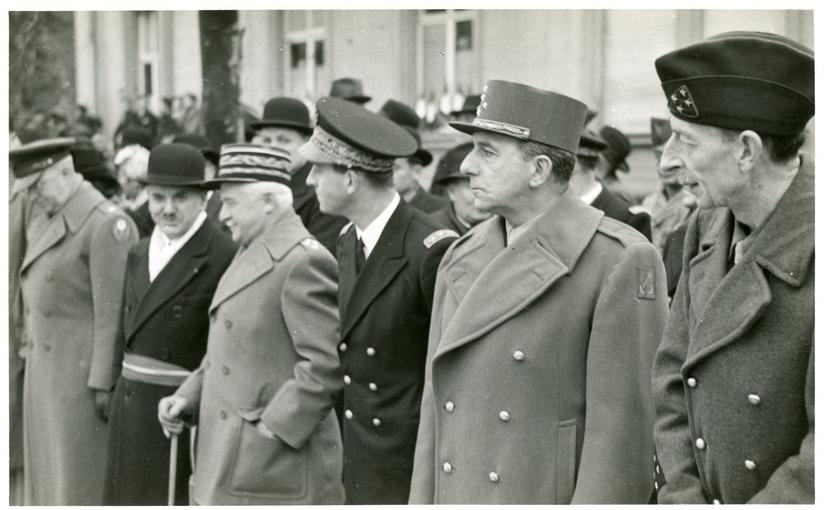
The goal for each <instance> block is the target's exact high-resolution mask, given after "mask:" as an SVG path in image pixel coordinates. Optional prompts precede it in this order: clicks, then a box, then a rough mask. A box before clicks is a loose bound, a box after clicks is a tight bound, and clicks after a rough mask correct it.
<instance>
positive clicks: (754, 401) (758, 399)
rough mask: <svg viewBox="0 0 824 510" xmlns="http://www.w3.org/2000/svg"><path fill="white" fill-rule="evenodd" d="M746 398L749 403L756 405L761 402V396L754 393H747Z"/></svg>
mask: <svg viewBox="0 0 824 510" xmlns="http://www.w3.org/2000/svg"><path fill="white" fill-rule="evenodd" d="M747 400H749V401H750V404H752V405H754V406H757V405H758V404H760V403H761V397H759V396H758V395H756V394H755V393H750V394H749V395H747Z"/></svg>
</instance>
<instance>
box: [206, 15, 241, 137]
mask: <svg viewBox="0 0 824 510" xmlns="http://www.w3.org/2000/svg"><path fill="white" fill-rule="evenodd" d="M199 23H200V55H201V65H202V67H203V101H202V110H201V114H202V119H203V127H204V130H205V133H206V138H208V139H209V141H210V142H211V143H212V144H214V146H216V147H219V146H220V145H222V144H224V143H234V142H237V141H238V140H240V137H239V133H238V127H237V126H238V115H239V104H240V85H239V83H240V69H239V64H240V40H241V36H242V32H241V31H240V30H239V29H238V13H237V11H200V13H199ZM240 135H242V133H240Z"/></svg>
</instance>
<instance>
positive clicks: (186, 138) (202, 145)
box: [172, 133, 220, 166]
mask: <svg viewBox="0 0 824 510" xmlns="http://www.w3.org/2000/svg"><path fill="white" fill-rule="evenodd" d="M172 143H185V144H188V145H191V146H192V147H194V148H195V149H197V150H199V151H200V153H201V154H203V157H204V158H206V159H208V160H209V161H211V162H212V163H214V164H215V166H217V164H218V159H219V158H220V154H218V152H217V150H215V148H214V147H213V146H212V144H211V143H209V140H208V139H207V138H206V137H205V136H203V135H201V134H198V133H180V134H178V135H175V137H174V138H172Z"/></svg>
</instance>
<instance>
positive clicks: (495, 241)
mask: <svg viewBox="0 0 824 510" xmlns="http://www.w3.org/2000/svg"><path fill="white" fill-rule="evenodd" d="M603 216H604V215H603V213H602V212H600V211H597V210H596V209H593V208H592V207H589V206H587V205H586V204H584V203H583V202H581V201H580V200H579V199H578V198H577V197H575V196H573V195H572V194H571V192H569V191H567V192H566V193H564V194H563V195H562V196H561V197H559V198H558V201H557V202H556V204H554V205H553V206H552V207H551V209H550V210H549V211H547V212H546V213H545V214H543V215H542V216H541V217H540V218H538V220H537V221H536V222H535V223H534V224H533V225H531V226H530V227H529V228H528V229H527V230H526V231H525V232H523V234H522V235H521V236H520V237H518V238H517V239H516V240H515V241H514V242H513V243H512V244H510V245H509V246H507V247H506V248H504V247H503V235H504V234H503V231H502V228H501V225H500V223H498V222H499V221H500V220H499V219H497V218H494V219H492V220H488V221H487V222H486V223H484V224H483V225H479V226H478V227H475V230H474V231H473V232H472V234H470V235H471V239H469V240H468V242H467V244H466V245H464V247H463V248H462V249H461V256H460V258H456V259H455V261H454V262H452V263H451V264H449V266H447V267H446V268H445V269H444V272H443V278H445V279H446V282H447V286H448V287H449V289H450V291H451V292H453V293H454V295H455V297H456V299H457V301H458V306H457V309H456V310H455V314H454V315H453V317H452V319H451V320H450V322H449V324H448V325H447V326H446V328H445V330H444V332H443V334H442V337H441V342H440V344H439V345H438V351H437V352H436V353H435V356H440V355H442V354H444V353H445V352H448V351H451V350H454V349H457V348H459V347H461V346H463V345H465V344H467V343H469V342H472V341H473V340H476V339H478V338H480V337H481V336H482V335H484V334H485V333H487V332H488V331H490V330H492V329H493V328H495V327H497V326H498V325H500V324H501V323H503V322H505V321H507V320H509V319H510V318H511V317H512V316H514V315H516V314H517V313H519V312H520V311H521V310H523V309H524V308H525V307H526V306H527V305H529V304H530V303H531V302H533V301H534V300H535V299H537V298H538V297H539V296H541V295H542V294H544V293H545V292H546V291H547V289H549V288H550V287H552V285H553V283H555V282H556V281H557V280H558V279H559V278H560V277H562V276H564V275H566V274H567V273H569V272H570V271H571V270H572V268H573V267H574V266H575V263H576V262H577V261H578V258H579V257H580V256H581V254H582V253H583V251H584V249H585V248H586V246H587V245H588V244H589V242H590V240H591V239H592V236H593V235H595V232H596V230H597V228H598V225H599V224H600V223H601V219H602V218H603ZM513 282H517V284H513ZM489 303H495V306H494V307H490V306H489Z"/></svg>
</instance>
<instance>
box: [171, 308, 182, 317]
mask: <svg viewBox="0 0 824 510" xmlns="http://www.w3.org/2000/svg"><path fill="white" fill-rule="evenodd" d="M172 315H174V316H175V318H176V319H179V318H181V317H183V307H182V306H180V305H175V306H173V307H172Z"/></svg>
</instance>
